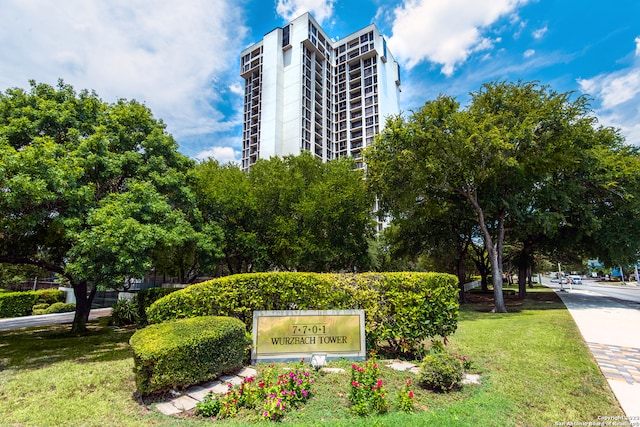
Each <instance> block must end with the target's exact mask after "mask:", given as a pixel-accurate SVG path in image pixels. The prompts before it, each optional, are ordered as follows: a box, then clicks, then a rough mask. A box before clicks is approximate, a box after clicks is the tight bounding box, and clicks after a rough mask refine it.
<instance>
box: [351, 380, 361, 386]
mask: <svg viewBox="0 0 640 427" xmlns="http://www.w3.org/2000/svg"><path fill="white" fill-rule="evenodd" d="M351 385H352V386H354V387H360V383H359V382H358V381H353V382H351Z"/></svg>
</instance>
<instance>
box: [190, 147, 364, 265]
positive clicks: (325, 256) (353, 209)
mask: <svg viewBox="0 0 640 427" xmlns="http://www.w3.org/2000/svg"><path fill="white" fill-rule="evenodd" d="M354 167H355V164H354V162H353V161H352V160H347V159H339V160H333V161H330V162H327V163H323V162H322V161H321V160H319V159H318V158H316V157H314V156H313V155H311V154H310V153H308V152H303V153H302V154H300V155H299V156H286V157H284V158H279V157H274V158H271V159H262V160H260V161H258V162H257V163H256V164H255V165H253V166H252V167H251V169H250V170H249V172H248V174H246V173H244V172H243V171H241V170H240V169H239V168H238V167H237V166H234V165H220V164H218V163H217V162H216V161H213V160H209V161H206V162H203V163H200V164H198V165H197V166H196V168H195V170H194V174H193V179H192V185H193V188H194V191H195V192H196V194H197V197H198V200H199V205H200V210H201V211H202V213H203V216H205V217H206V218H207V220H211V221H215V222H216V223H218V224H220V226H221V227H222V228H223V230H224V240H225V250H224V252H225V261H226V268H227V271H228V272H229V273H238V272H244V271H268V270H274V269H275V270H297V271H316V272H320V271H341V270H347V271H353V270H354V269H367V268H368V267H369V265H370V259H369V255H368V246H369V239H371V238H372V237H373V230H374V228H373V221H372V215H371V207H372V200H371V198H370V197H369V195H368V192H367V188H366V184H365V183H364V181H363V179H362V173H361V172H360V171H358V170H356V169H355V168H354Z"/></svg>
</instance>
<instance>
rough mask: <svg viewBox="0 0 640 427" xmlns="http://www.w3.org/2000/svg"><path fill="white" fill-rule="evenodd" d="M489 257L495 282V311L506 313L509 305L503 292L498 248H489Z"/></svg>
mask: <svg viewBox="0 0 640 427" xmlns="http://www.w3.org/2000/svg"><path fill="white" fill-rule="evenodd" d="M489 259H490V260H491V275H492V282H493V301H494V307H493V310H492V311H493V312H494V313H506V312H507V307H506V306H505V305H504V295H503V294H502V271H501V270H500V263H499V262H498V250H497V248H495V247H491V249H489Z"/></svg>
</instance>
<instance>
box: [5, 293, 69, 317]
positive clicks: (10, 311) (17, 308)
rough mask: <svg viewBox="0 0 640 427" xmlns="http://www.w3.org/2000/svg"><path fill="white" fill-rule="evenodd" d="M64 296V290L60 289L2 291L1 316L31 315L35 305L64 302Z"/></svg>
mask: <svg viewBox="0 0 640 427" xmlns="http://www.w3.org/2000/svg"><path fill="white" fill-rule="evenodd" d="M64 297H65V295H64V292H63V291H60V290H58V289H39V290H37V291H25V292H2V293H0V318H3V317H21V316H29V315H30V314H31V313H32V311H33V306H34V305H36V304H54V303H56V302H61V301H62V302H64Z"/></svg>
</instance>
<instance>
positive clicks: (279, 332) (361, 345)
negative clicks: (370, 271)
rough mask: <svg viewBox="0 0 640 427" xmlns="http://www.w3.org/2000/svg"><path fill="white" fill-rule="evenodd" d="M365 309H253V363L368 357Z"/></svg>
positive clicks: (363, 358)
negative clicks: (313, 358) (314, 358)
mask: <svg viewBox="0 0 640 427" xmlns="http://www.w3.org/2000/svg"><path fill="white" fill-rule="evenodd" d="M365 352H366V344H365V332H364V310H278V311H254V312H253V348H252V350H251V359H252V362H253V363H258V362H273V361H280V362H284V361H295V360H300V359H302V358H305V359H306V360H311V359H312V357H314V356H321V357H322V360H325V358H326V360H335V359H340V358H346V359H353V360H365V356H366V354H365Z"/></svg>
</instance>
